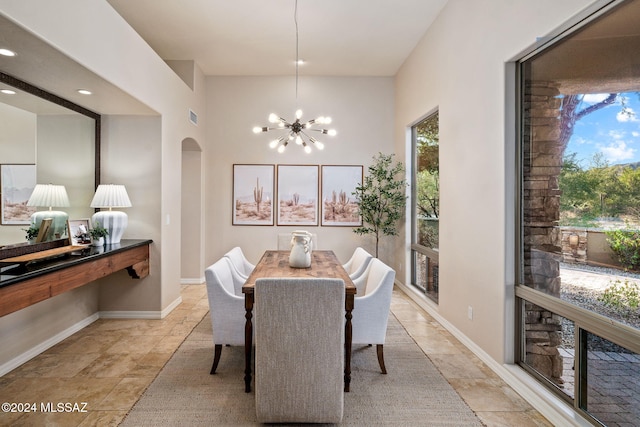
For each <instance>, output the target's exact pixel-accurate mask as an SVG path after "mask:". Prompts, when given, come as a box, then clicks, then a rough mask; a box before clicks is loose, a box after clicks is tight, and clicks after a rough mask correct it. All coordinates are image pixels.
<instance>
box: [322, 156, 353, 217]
mask: <svg viewBox="0 0 640 427" xmlns="http://www.w3.org/2000/svg"><path fill="white" fill-rule="evenodd" d="M362 174H363V168H362V165H335V166H334V165H323V166H322V214H321V225H322V226H333V227H361V226H362V217H361V216H360V214H359V212H358V202H357V201H356V199H355V197H354V196H353V193H354V192H355V191H356V187H358V186H359V185H361V184H362V176H363V175H362Z"/></svg>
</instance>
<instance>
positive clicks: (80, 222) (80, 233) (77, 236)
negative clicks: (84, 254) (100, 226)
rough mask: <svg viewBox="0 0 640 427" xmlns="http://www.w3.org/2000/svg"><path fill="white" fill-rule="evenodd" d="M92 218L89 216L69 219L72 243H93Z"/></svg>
mask: <svg viewBox="0 0 640 427" xmlns="http://www.w3.org/2000/svg"><path fill="white" fill-rule="evenodd" d="M90 229H91V220H90V219H89V218H82V219H70V220H69V238H70V239H71V244H72V245H89V244H91V236H90V235H89V230H90Z"/></svg>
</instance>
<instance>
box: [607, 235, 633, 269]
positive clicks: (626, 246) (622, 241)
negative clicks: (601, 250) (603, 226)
mask: <svg viewBox="0 0 640 427" xmlns="http://www.w3.org/2000/svg"><path fill="white" fill-rule="evenodd" d="M605 234H606V235H607V242H608V243H609V247H610V248H611V250H612V251H613V253H614V254H615V255H616V256H617V257H618V261H619V262H620V264H622V267H624V269H625V270H640V231H638V230H612V231H605Z"/></svg>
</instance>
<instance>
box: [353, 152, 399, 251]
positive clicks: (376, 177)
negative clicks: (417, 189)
mask: <svg viewBox="0 0 640 427" xmlns="http://www.w3.org/2000/svg"><path fill="white" fill-rule="evenodd" d="M393 156H394V155H393V154H389V155H386V154H383V153H378V155H377V156H374V157H373V164H372V165H371V166H369V169H368V174H367V176H365V178H364V181H363V183H362V184H361V185H359V186H357V187H356V191H354V192H353V193H352V194H353V195H354V196H355V198H356V200H357V202H358V211H359V214H360V215H361V216H362V224H363V225H362V227H357V228H354V229H353V232H354V233H356V234H361V235H365V234H373V235H374V237H375V239H376V255H375V256H376V258H377V257H378V247H379V243H380V237H381V236H382V235H386V236H395V235H397V234H398V229H397V224H398V221H399V220H400V219H401V218H402V216H403V214H404V208H405V204H406V200H407V196H406V195H405V188H406V186H407V181H406V180H405V179H404V178H398V175H401V174H402V173H404V170H405V169H404V166H403V165H402V163H400V162H398V163H396V164H395V165H394V163H393Z"/></svg>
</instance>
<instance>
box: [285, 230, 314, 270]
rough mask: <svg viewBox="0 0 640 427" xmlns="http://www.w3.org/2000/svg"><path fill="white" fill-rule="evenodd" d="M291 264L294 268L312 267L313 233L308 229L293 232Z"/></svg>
mask: <svg viewBox="0 0 640 427" xmlns="http://www.w3.org/2000/svg"><path fill="white" fill-rule="evenodd" d="M289 266H291V267H293V268H308V267H311V233H309V232H306V231H294V232H293V233H291V253H290V254H289Z"/></svg>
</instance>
